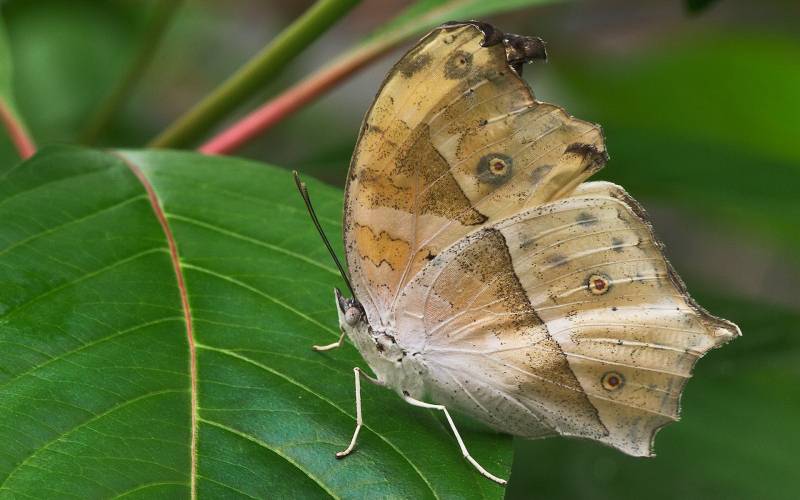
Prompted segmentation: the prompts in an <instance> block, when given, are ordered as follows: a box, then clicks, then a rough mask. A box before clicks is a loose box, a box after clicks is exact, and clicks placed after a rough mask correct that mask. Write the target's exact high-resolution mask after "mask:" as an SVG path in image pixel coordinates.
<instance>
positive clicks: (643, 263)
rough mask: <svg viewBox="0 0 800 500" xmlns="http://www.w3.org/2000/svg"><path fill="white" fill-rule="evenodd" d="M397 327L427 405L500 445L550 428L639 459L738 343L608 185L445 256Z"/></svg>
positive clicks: (416, 287)
mask: <svg viewBox="0 0 800 500" xmlns="http://www.w3.org/2000/svg"><path fill="white" fill-rule="evenodd" d="M397 314H398V317H399V318H400V320H399V327H400V328H399V331H401V332H409V333H411V334H412V336H413V340H412V339H405V340H406V341H409V340H411V342H412V345H413V346H414V349H416V350H417V351H418V352H419V356H421V357H422V360H423V362H424V363H425V365H426V366H428V369H429V373H428V375H427V380H428V383H429V385H430V387H429V389H430V391H431V392H432V394H434V397H437V398H440V399H442V400H444V401H447V402H448V403H449V404H450V405H451V406H455V407H457V408H460V409H461V410H462V411H465V412H467V413H469V414H471V415H473V416H474V417H476V418H478V419H480V420H482V421H484V422H486V423H487V424H489V425H492V426H494V427H496V428H498V429H500V430H503V431H506V432H513V433H515V434H517V435H523V436H534V437H535V436H538V435H541V434H542V433H543V430H542V427H549V428H550V429H552V430H553V431H555V432H558V433H560V434H563V435H572V436H581V437H588V438H593V439H597V440H599V441H602V442H605V443H607V444H609V445H611V446H614V447H616V448H618V449H620V450H622V451H624V452H626V453H628V454H631V455H636V456H646V455H650V454H651V452H652V440H653V437H654V435H655V433H656V432H657V431H658V429H660V428H661V427H662V426H664V425H665V424H667V423H669V422H671V421H674V420H676V419H677V418H678V413H679V409H680V408H679V403H680V395H681V392H682V390H683V387H684V384H685V383H686V381H687V380H688V378H689V377H690V375H691V371H692V368H693V366H694V364H695V362H696V361H697V360H698V359H699V358H700V357H701V356H703V355H704V354H705V353H706V352H707V351H708V350H709V349H711V348H713V347H717V346H720V345H722V344H723V343H725V342H726V341H728V340H730V339H732V338H733V337H735V336H737V335H739V330H738V328H737V327H736V325H734V324H732V323H730V322H728V321H725V320H722V319H719V318H715V317H714V316H711V315H710V314H709V313H707V312H706V311H705V310H703V309H702V308H700V307H699V306H698V305H697V304H696V303H695V302H694V301H693V300H692V299H691V298H690V297H689V295H688V294H687V292H686V289H685V287H684V285H683V283H682V282H681V280H680V278H678V277H677V275H676V274H675V272H674V270H673V269H672V267H671V266H670V264H669V263H668V262H667V260H666V259H665V257H664V255H663V252H662V246H661V244H660V243H659V242H658V241H657V240H656V238H655V236H654V235H653V232H652V228H651V226H650V224H649V222H648V221H647V216H646V214H645V212H644V210H643V209H642V208H641V207H640V206H639V204H638V203H636V202H635V201H634V200H633V199H632V198H631V197H630V196H629V195H628V194H627V193H625V191H624V190H622V188H620V187H619V186H616V185H613V184H610V183H606V182H591V183H585V184H583V185H581V186H580V187H578V188H577V189H576V190H575V191H574V192H573V193H572V194H571V195H569V196H568V197H565V198H562V199H560V200H557V201H554V202H550V203H547V204H544V205H541V206H539V207H536V208H533V209H528V210H526V211H524V212H522V213H520V214H517V215H514V216H512V217H509V218H506V219H504V220H502V221H500V222H498V223H496V224H493V225H491V226H490V227H487V228H485V229H482V230H480V231H479V232H477V233H474V234H471V235H470V236H469V237H467V238H465V239H464V240H462V241H460V242H458V243H456V244H455V245H453V246H451V247H450V248H448V249H447V250H445V251H444V252H442V253H441V254H440V255H438V256H437V258H436V259H434V260H433V261H432V262H431V263H430V265H429V266H428V267H426V268H425V269H424V270H423V271H422V272H421V273H420V274H419V275H418V276H417V277H416V278H415V279H414V280H413V281H412V282H411V283H410V284H409V286H408V287H407V288H406V290H404V292H403V294H402V299H401V301H399V303H398V313H397ZM531 400H533V401H531ZM510 408H515V409H516V410H510ZM526 410H529V412H528V413H526ZM487 415H488V416H487ZM500 415H503V416H506V415H510V416H511V418H509V419H508V420H504V418H500V417H499V416H500ZM496 417H497V418H496ZM526 425H527V426H528V427H527V428H528V429H529V430H525V428H526ZM509 426H510V427H509ZM520 427H522V428H523V431H522V432H520Z"/></svg>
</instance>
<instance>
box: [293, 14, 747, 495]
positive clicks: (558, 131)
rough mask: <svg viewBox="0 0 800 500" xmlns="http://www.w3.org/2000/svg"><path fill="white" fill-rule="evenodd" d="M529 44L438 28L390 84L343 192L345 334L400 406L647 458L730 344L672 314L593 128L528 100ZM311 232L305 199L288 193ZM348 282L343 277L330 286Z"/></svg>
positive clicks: (469, 25)
mask: <svg viewBox="0 0 800 500" xmlns="http://www.w3.org/2000/svg"><path fill="white" fill-rule="evenodd" d="M545 58H546V51H545V46H544V43H543V42H542V40H541V39H539V38H535V37H526V36H518V35H511V34H504V33H502V32H501V31H499V30H498V29H496V28H494V27H492V26H491V25H489V24H486V23H482V22H477V21H468V22H450V23H446V24H444V25H442V26H440V27H438V28H436V29H434V30H433V31H431V32H430V33H429V34H428V35H427V36H425V37H424V38H422V40H421V41H420V42H419V43H418V44H417V45H416V46H415V47H413V48H412V49H411V50H410V51H409V52H408V53H406V54H405V55H404V56H403V57H402V58H401V59H400V61H399V62H398V63H397V64H396V65H395V66H394V67H393V68H392V69H391V71H390V72H389V74H388V76H387V77H386V79H385V81H384V82H383V86H382V87H381V89H380V91H379V93H378V95H377V97H376V98H375V101H374V103H373V104H372V107H371V108H370V110H369V111H368V113H367V115H366V118H365V119H364V122H363V125H362V128H361V132H360V136H359V139H358V143H357V145H356V148H355V152H354V154H353V158H352V162H351V164H350V170H349V173H348V177H347V187H346V191H345V204H344V226H343V232H344V245H345V253H346V257H347V259H346V260H347V265H348V267H349V274H348V273H345V271H344V269H343V267H342V265H341V264H340V263H339V262H338V260H337V259H336V258H335V254H334V253H333V251H332V250H331V248H330V244H329V243H328V241H327V239H326V238H325V236H324V234H323V233H322V231H321V228H319V224H318V223H317V228H318V229H319V230H320V234H321V235H322V236H323V241H325V243H326V245H328V249H329V250H330V251H331V254H332V255H333V256H334V260H336V263H337V265H338V266H339V269H340V271H341V273H342V276H343V278H344V279H345V281H346V283H347V285H348V287H349V288H350V291H351V293H352V295H353V297H352V298H345V297H344V296H343V295H342V294H341V292H339V290H335V296H336V305H337V310H338V316H339V325H340V328H341V332H342V335H341V337H340V338H339V340H338V342H335V343H333V344H330V345H326V346H315V349H316V350H320V351H323V350H329V349H333V348H336V347H339V346H341V345H342V342H343V340H344V336H345V335H347V336H348V337H349V338H350V340H351V341H352V342H353V344H355V346H356V347H357V348H358V350H359V351H360V353H361V354H362V356H363V357H364V359H365V360H366V362H367V363H368V365H369V367H370V368H371V370H372V371H373V372H374V374H375V377H374V378H373V377H371V376H369V375H367V374H366V373H364V372H363V371H361V370H360V369H359V368H355V369H354V371H355V388H356V429H355V432H354V434H353V436H352V439H351V441H350V444H349V446H347V448H346V449H345V450H344V451H342V452H340V453H338V454H337V456H338V457H344V456H346V455H348V454H349V453H350V452H352V451H353V449H354V447H355V445H356V441H357V438H358V433H359V430H360V429H361V425H362V421H363V419H362V412H361V395H360V381H361V379H362V378H363V379H365V380H369V381H371V382H373V383H375V384H378V385H383V386H386V387H388V388H390V389H392V390H394V391H396V392H397V393H398V394H399V396H400V397H402V398H403V399H404V400H405V401H406V402H407V403H409V404H411V405H414V406H419V407H422V408H429V409H434V410H440V411H442V412H443V413H444V416H445V417H446V419H447V421H448V423H449V425H450V428H451V430H452V432H453V435H454V436H455V439H456V441H457V443H458V446H459V448H460V450H461V453H462V454H463V455H464V457H465V458H466V460H468V461H469V462H470V463H471V464H472V465H473V466H474V467H475V468H476V469H477V470H478V471H479V472H480V473H481V474H483V475H484V476H486V477H488V478H489V479H492V480H494V481H496V482H498V483H501V484H505V480H503V479H501V478H498V477H496V476H495V475H493V474H492V473H490V472H489V471H487V470H485V469H484V468H483V467H482V466H481V465H480V464H479V463H478V462H477V461H476V460H475V459H473V458H472V456H471V455H470V454H469V452H468V448H467V446H466V444H465V443H464V442H463V440H462V438H461V436H460V435H459V433H458V429H457V428H456V425H455V423H454V421H453V419H452V418H451V415H450V410H455V411H457V412H460V413H463V414H466V415H468V416H470V417H472V418H474V419H476V420H478V421H480V422H482V423H484V424H486V425H488V426H489V427H491V428H493V429H495V430H497V431H501V432H504V433H508V434H512V435H514V436H520V437H523V438H531V439H534V438H542V437H546V436H552V435H562V436H572V437H580V438H587V439H593V440H596V441H599V442H601V443H604V444H606V445H609V446H612V447H614V448H617V449H618V450H620V451H622V452H624V453H627V454H629V455H633V456H650V455H652V450H653V439H654V436H655V434H656V432H657V431H658V430H659V429H661V428H662V427H663V426H665V425H666V424H669V423H670V422H673V421H675V420H677V419H678V414H679V411H680V396H681V393H682V391H683V388H684V385H685V384H686V382H687V380H688V379H689V377H690V376H691V372H692V368H693V366H694V364H695V362H696V361H697V360H698V359H699V358H700V357H702V356H703V355H704V354H705V353H706V352H707V351H708V350H710V349H711V348H714V347H719V346H721V345H722V344H724V343H726V342H728V341H729V340H731V339H733V338H735V337H737V336H739V335H740V331H739V328H738V327H737V326H736V325H734V324H733V323H731V322H729V321H726V320H724V319H720V318H717V317H714V316H712V315H711V314H709V313H708V312H706V311H705V310H704V309H703V308H701V307H700V306H699V305H698V304H697V303H696V302H695V301H694V300H692V298H690V297H689V295H688V293H687V291H686V287H685V286H684V284H683V282H682V281H681V279H680V278H679V277H678V275H677V274H676V273H675V271H674V269H673V268H672V266H671V265H670V264H669V262H668V261H667V260H666V258H665V257H664V254H663V247H662V244H661V243H659V241H658V240H657V239H656V237H655V235H654V233H653V229H652V227H651V225H650V222H649V220H648V216H647V214H646V212H645V211H644V209H643V208H642V207H641V205H640V204H639V203H637V202H636V201H635V200H634V199H633V198H632V197H631V196H630V195H628V194H627V193H626V192H625V190H624V189H623V188H621V187H620V186H617V185H615V184H612V183H609V182H585V181H586V179H587V178H588V177H589V176H591V175H592V174H594V173H595V172H597V171H598V170H599V169H601V168H602V167H603V166H604V165H605V164H606V162H607V160H608V158H609V157H608V154H607V153H606V150H605V144H604V138H603V134H602V131H601V129H600V127H599V126H598V125H595V124H592V123H588V122H585V121H582V120H579V119H576V118H574V117H572V116H571V115H569V114H567V113H566V112H565V111H564V109H562V108H560V107H558V106H555V105H552V104H547V103H543V102H540V101H537V100H536V99H535V98H534V95H533V91H532V90H531V88H530V87H529V86H528V84H527V83H526V82H525V81H524V80H523V79H522V77H521V73H522V68H523V65H524V64H525V63H528V62H532V61H535V60H540V59H545ZM296 181H297V183H298V187H300V190H301V193H302V194H303V196H304V199H305V200H306V206H307V207H308V208H309V212H310V214H311V216H312V219H314V221H315V223H316V216H315V214H314V211H313V208H312V207H311V203H310V200H309V199H308V193H307V190H306V189H305V185H304V184H302V183H301V182H300V181H299V178H297V177H296ZM348 276H349V279H348Z"/></svg>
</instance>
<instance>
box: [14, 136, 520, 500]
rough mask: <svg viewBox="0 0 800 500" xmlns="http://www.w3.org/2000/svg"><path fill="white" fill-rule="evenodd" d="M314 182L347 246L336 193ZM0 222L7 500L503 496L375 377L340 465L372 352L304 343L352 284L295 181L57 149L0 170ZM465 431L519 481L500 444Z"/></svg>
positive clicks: (474, 446) (248, 170) (172, 158)
mask: <svg viewBox="0 0 800 500" xmlns="http://www.w3.org/2000/svg"><path fill="white" fill-rule="evenodd" d="M310 188H311V193H312V196H313V198H314V199H315V203H316V205H317V209H318V211H319V213H320V215H321V218H322V219H323V225H324V226H325V229H326V230H327V232H328V233H329V234H330V235H331V237H332V238H333V239H334V241H335V240H336V239H337V238H336V236H337V235H338V234H340V231H341V228H340V222H339V214H340V210H341V193H340V192H339V191H336V190H334V189H332V188H328V187H325V186H323V185H321V184H319V183H316V182H312V183H311V185H310ZM0 221H2V223H1V225H0V282H2V286H0V315H1V316H0V343H2V346H3V350H2V355H1V356H2V358H1V359H2V361H1V362H0V440H2V442H3V443H4V445H3V447H2V453H0V484H1V485H0V497H6V496H7V497H13V496H31V497H37V498H47V497H62V496H67V495H76V496H79V497H82V498H95V497H114V496H118V495H129V496H131V497H134V496H135V497H169V498H181V497H184V498H185V497H189V496H190V490H191V488H192V484H193V483H194V484H196V489H197V493H198V496H199V497H201V498H203V497H205V498H227V497H248V496H250V497H258V498H264V497H269V498H284V497H287V496H291V497H301V498H317V497H331V496H333V497H342V498H357V497H369V498H375V497H395V498H397V497H403V498H452V497H458V498H498V497H501V496H502V494H503V489H502V488H500V487H498V486H496V485H494V484H493V483H490V482H489V481H488V480H486V479H483V478H482V477H480V476H479V475H478V474H477V473H476V472H475V471H474V470H473V469H472V468H471V466H470V465H469V464H468V463H466V462H465V461H464V460H463V459H462V457H461V454H460V453H459V451H458V448H457V445H456V443H455V441H454V439H453V438H452V436H451V435H450V433H449V431H448V430H447V429H446V427H445V426H444V424H443V422H442V420H440V417H439V416H438V415H434V414H432V413H431V412H429V411H424V410H420V409H418V408H413V407H409V406H407V405H405V403H403V402H402V401H401V400H400V398H398V397H397V396H396V395H394V394H393V393H391V392H390V391H387V390H386V389H382V388H378V387H372V386H370V385H369V384H365V385H364V386H363V389H362V390H363V396H364V417H365V423H366V427H365V428H364V429H363V430H362V433H361V436H360V439H359V447H358V449H357V451H356V452H355V453H354V454H353V455H352V456H350V457H348V458H346V459H344V460H341V461H337V460H335V459H334V452H336V451H338V450H340V449H342V448H344V447H345V445H346V444H347V442H348V440H349V439H350V436H351V433H352V431H353V428H354V416H355V409H354V399H353V398H354V394H353V372H352V367H353V366H357V365H358V366H362V367H364V366H365V365H364V363H363V361H362V360H361V359H360V357H359V355H358V353H357V352H356V351H355V350H354V348H352V346H350V345H349V344H347V345H346V346H345V347H343V348H342V349H340V350H338V351H331V352H329V353H316V352H313V351H312V350H311V349H310V346H311V345H312V344H320V343H329V342H331V341H333V340H335V339H336V337H337V336H338V331H337V329H336V313H335V309H334V301H333V293H332V288H333V286H335V285H338V284H340V279H339V278H338V275H337V274H336V272H335V269H334V268H333V266H332V265H330V264H329V263H328V257H327V255H326V254H325V251H324V248H323V246H322V245H321V243H320V242H319V241H318V237H317V236H316V234H315V233H314V230H313V228H312V226H311V225H310V223H309V221H308V220H307V214H306V213H305V209H304V207H303V206H302V204H301V202H300V199H299V196H297V195H296V193H295V191H294V187H293V185H292V183H291V178H290V175H289V173H288V172H286V171H284V170H281V169H276V168H274V167H269V166H266V165H261V164H257V163H253V162H246V161H242V160H235V159H229V158H213V157H204V156H200V155H196V154H190V153H173V152H120V153H106V152H97V151H91V150H83V149H77V148H68V147H58V148H47V149H45V150H44V151H43V152H41V153H39V154H38V155H37V156H35V157H34V158H32V159H31V160H29V161H28V162H25V163H22V164H20V165H19V166H18V167H16V168H14V169H12V170H11V171H10V172H9V173H7V174H6V175H5V176H4V177H3V178H2V180H0ZM176 271H177V272H176ZM179 277H180V278H179ZM181 281H182V282H183V283H181ZM184 304H187V305H188V309H187V308H186V307H184ZM193 366H194V368H193ZM195 370H196V377H193V371H195ZM193 422H194V425H193ZM467 425H468V424H467ZM464 434H465V435H464V438H465V441H466V443H467V444H468V446H469V447H470V449H471V451H472V453H473V455H475V456H476V458H477V459H478V460H479V461H480V462H482V463H483V464H484V465H485V466H486V467H487V468H488V469H489V470H491V471H492V472H494V473H496V474H499V475H506V476H507V475H508V471H509V469H510V462H511V439H510V438H508V437H504V436H498V435H494V434H490V433H487V432H485V431H481V430H479V429H473V430H468V429H467V430H465V433H464ZM192 450H195V453H194V458H192V457H193V454H192Z"/></svg>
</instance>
